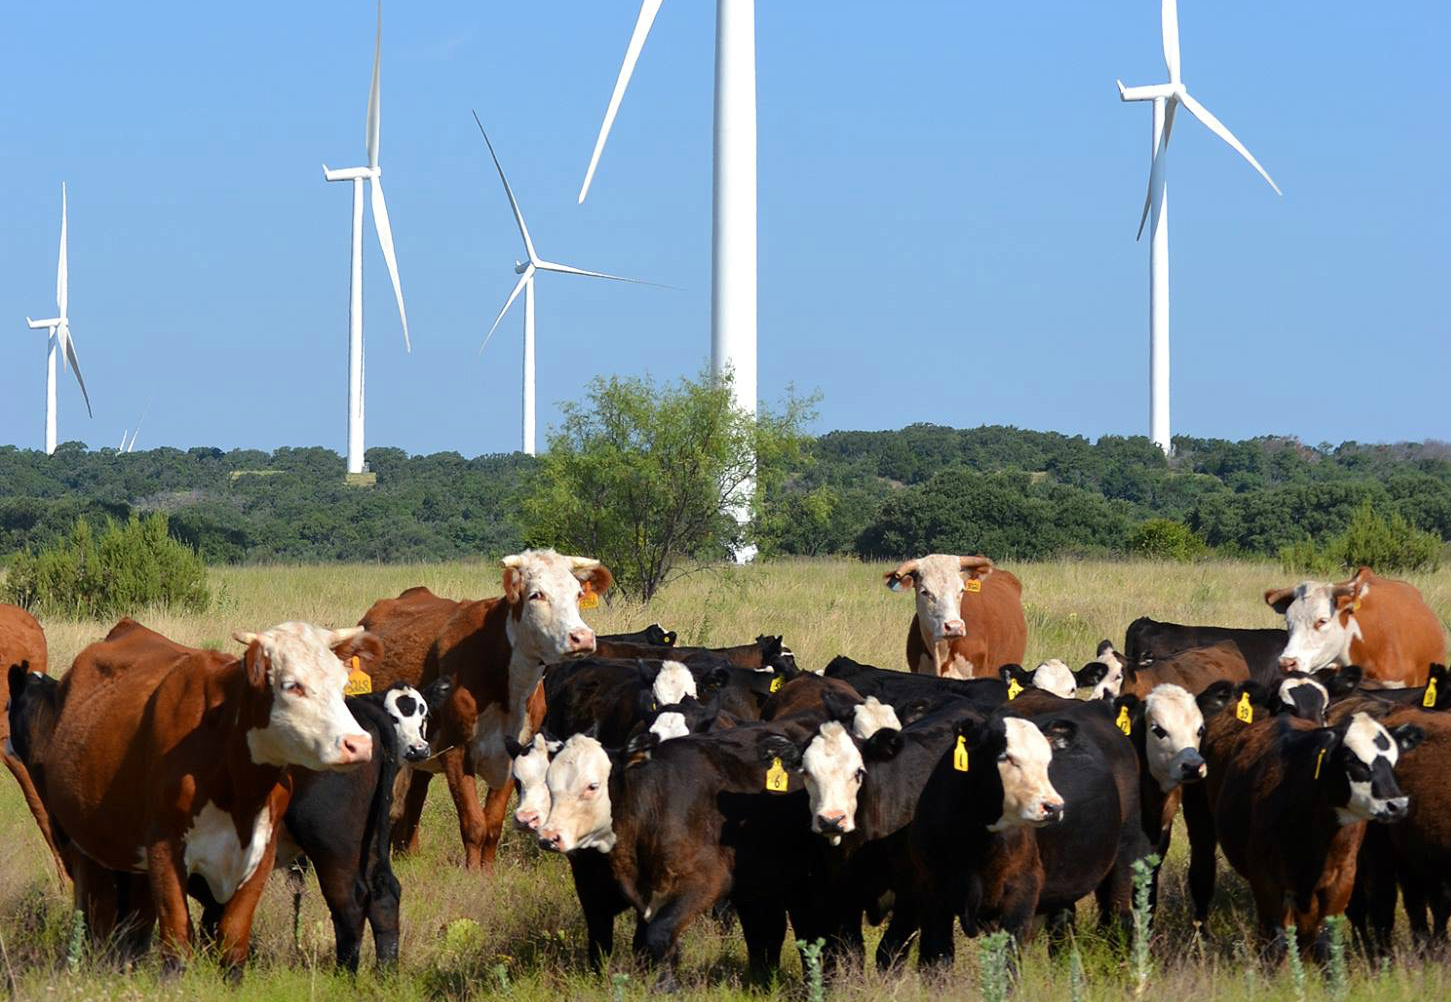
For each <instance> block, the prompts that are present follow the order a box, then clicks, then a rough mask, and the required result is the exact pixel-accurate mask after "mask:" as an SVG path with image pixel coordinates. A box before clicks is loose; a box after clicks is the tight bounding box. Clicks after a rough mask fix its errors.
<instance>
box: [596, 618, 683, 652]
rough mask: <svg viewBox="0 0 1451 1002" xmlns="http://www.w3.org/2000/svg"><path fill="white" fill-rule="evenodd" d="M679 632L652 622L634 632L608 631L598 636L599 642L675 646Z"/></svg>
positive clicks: (597, 641) (597, 640)
mask: <svg viewBox="0 0 1451 1002" xmlns="http://www.w3.org/2000/svg"><path fill="white" fill-rule="evenodd" d="M677 636H678V634H677V633H676V632H675V631H674V630H667V629H665V627H663V626H661V625H660V624H659V623H651V624H650V625H649V626H647V627H645V628H644V629H643V630H636V631H635V632H634V633H606V634H604V635H603V636H600V637H596V638H595V642H596V643H597V644H646V645H648V646H650V647H674V646H675V639H676V637H677Z"/></svg>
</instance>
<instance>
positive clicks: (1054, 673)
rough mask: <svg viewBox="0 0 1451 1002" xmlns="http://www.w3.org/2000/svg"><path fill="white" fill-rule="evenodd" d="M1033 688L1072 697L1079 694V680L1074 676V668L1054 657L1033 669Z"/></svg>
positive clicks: (1065, 697) (1067, 697)
mask: <svg viewBox="0 0 1451 1002" xmlns="http://www.w3.org/2000/svg"><path fill="white" fill-rule="evenodd" d="M1033 688H1035V689H1042V690H1044V691H1045V692H1051V693H1052V694H1053V695H1055V696H1062V697H1063V698H1064V699H1072V698H1073V697H1074V696H1076V695H1077V694H1078V681H1077V679H1075V678H1074V677H1073V669H1071V668H1069V667H1068V666H1067V665H1066V664H1064V663H1063V662H1062V661H1059V660H1058V659H1057V658H1053V659H1052V660H1049V661H1044V662H1043V663H1042V664H1040V665H1039V666H1038V667H1037V668H1035V669H1034V670H1033Z"/></svg>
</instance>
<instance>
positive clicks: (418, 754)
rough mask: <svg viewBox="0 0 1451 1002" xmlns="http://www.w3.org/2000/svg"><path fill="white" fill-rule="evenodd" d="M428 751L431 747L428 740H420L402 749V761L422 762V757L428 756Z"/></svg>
mask: <svg viewBox="0 0 1451 1002" xmlns="http://www.w3.org/2000/svg"><path fill="white" fill-rule="evenodd" d="M430 751H431V749H430V748H429V747H428V742H426V741H421V742H419V743H418V744H412V745H409V746H408V747H407V748H405V749H403V761H405V762H422V761H423V760H424V759H426V758H428V756H429V753H430Z"/></svg>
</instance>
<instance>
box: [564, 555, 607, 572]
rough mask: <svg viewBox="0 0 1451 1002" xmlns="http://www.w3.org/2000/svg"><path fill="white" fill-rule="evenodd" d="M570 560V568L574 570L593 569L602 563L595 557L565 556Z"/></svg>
mask: <svg viewBox="0 0 1451 1002" xmlns="http://www.w3.org/2000/svg"><path fill="white" fill-rule="evenodd" d="M564 559H565V560H568V561H569V569H570V570H573V571H592V570H594V569H595V568H596V567H598V566H599V565H600V562H599V561H598V560H596V559H595V558H594V557H565V558H564Z"/></svg>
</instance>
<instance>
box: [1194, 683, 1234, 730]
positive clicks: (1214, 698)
mask: <svg viewBox="0 0 1451 1002" xmlns="http://www.w3.org/2000/svg"><path fill="white" fill-rule="evenodd" d="M1233 698H1234V686H1233V685H1232V684H1231V683H1230V682H1229V681H1228V680H1227V679H1220V680H1219V681H1218V682H1215V683H1213V684H1211V685H1208V686H1205V688H1204V691H1203V692H1201V693H1200V694H1199V695H1198V696H1196V697H1194V702H1195V703H1197V704H1198V706H1199V713H1200V715H1201V716H1203V717H1204V719H1205V720H1208V719H1209V718H1210V717H1212V716H1214V715H1215V714H1216V713H1218V712H1219V711H1220V710H1223V709H1224V708H1225V707H1226V706H1228V705H1229V702H1230V700H1231V699H1233Z"/></svg>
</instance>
